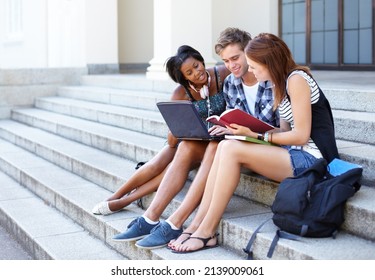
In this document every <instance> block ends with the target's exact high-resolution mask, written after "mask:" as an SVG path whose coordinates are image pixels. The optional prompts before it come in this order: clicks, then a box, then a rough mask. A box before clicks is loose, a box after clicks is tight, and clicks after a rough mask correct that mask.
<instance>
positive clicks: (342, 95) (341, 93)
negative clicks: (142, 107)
mask: <svg viewBox="0 0 375 280" xmlns="http://www.w3.org/2000/svg"><path fill="white" fill-rule="evenodd" d="M313 75H314V77H315V78H316V80H317V82H318V83H319V85H320V87H321V88H322V90H323V92H324V94H325V95H326V96H327V98H328V100H329V102H330V104H331V106H332V108H333V109H338V110H349V111H363V112H373V113H374V112H375V90H374V87H373V86H372V85H371V84H368V81H366V83H367V84H364V83H361V82H359V83H358V84H355V81H353V74H350V73H349V75H351V77H344V76H345V73H344V74H342V73H339V74H336V75H338V76H340V75H341V76H343V77H342V78H340V79H339V80H337V81H336V80H334V77H333V76H332V75H331V74H330V73H324V71H313ZM369 75H370V77H371V78H369V79H372V76H373V74H372V73H370V74H369ZM81 83H82V85H84V86H88V87H102V88H107V89H111V88H114V89H122V90H128V91H136V92H139V93H138V95H141V94H142V93H141V92H157V93H161V92H164V93H168V94H170V93H171V92H172V91H173V89H174V88H175V87H176V84H175V83H174V82H172V81H171V80H149V79H147V78H146V75H145V74H144V73H139V74H126V75H85V76H82V79H81Z"/></svg>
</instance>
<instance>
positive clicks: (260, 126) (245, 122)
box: [206, 109, 275, 133]
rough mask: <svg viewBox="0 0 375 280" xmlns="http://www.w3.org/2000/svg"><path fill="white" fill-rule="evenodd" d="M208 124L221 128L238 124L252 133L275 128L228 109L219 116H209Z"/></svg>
mask: <svg viewBox="0 0 375 280" xmlns="http://www.w3.org/2000/svg"><path fill="white" fill-rule="evenodd" d="M206 120H207V121H208V122H211V123H213V124H217V125H221V126H230V124H232V123H234V124H238V125H242V126H246V127H248V128H250V129H251V130H252V131H254V132H259V133H264V132H266V131H269V130H271V129H274V128H275V127H274V126H272V125H270V124H268V123H266V122H264V121H262V120H259V119H257V118H256V117H254V116H252V115H250V114H248V113H246V112H244V111H242V110H240V109H230V110H226V111H225V112H223V113H222V114H221V115H220V116H216V115H215V116H210V117H208V118H207V119H206Z"/></svg>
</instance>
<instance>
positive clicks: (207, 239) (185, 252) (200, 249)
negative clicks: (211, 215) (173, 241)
mask: <svg viewBox="0 0 375 280" xmlns="http://www.w3.org/2000/svg"><path fill="white" fill-rule="evenodd" d="M218 235H219V234H218V233H216V234H215V235H213V236H210V237H208V238H203V237H194V236H190V237H188V238H187V239H185V240H184V241H183V242H181V244H183V243H185V242H186V241H188V240H189V239H198V240H200V241H202V243H203V246H202V247H201V248H198V249H196V250H191V251H177V250H174V249H171V252H172V253H175V254H188V253H193V252H198V251H202V250H207V249H212V248H216V247H218V246H219V245H218V244H217V242H216V244H215V245H211V246H207V243H208V241H210V240H211V239H213V238H215V237H217V236H218Z"/></svg>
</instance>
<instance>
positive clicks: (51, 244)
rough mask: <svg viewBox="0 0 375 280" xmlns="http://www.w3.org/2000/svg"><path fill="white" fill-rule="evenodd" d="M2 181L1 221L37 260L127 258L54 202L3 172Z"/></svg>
mask: <svg viewBox="0 0 375 280" xmlns="http://www.w3.org/2000/svg"><path fill="white" fill-rule="evenodd" d="M30 167H32V165H31V166H30ZM37 168H39V169H40V168H43V167H42V166H39V167H37ZM23 178H24V179H26V176H24V177H23ZM0 181H1V188H0V213H1V215H0V219H1V221H0V223H1V224H2V225H4V226H5V227H6V229H7V231H8V232H10V233H11V234H12V235H13V236H17V239H18V241H19V242H20V243H21V245H22V247H23V248H25V249H26V250H27V251H28V252H29V253H30V255H31V256H32V257H33V258H34V259H39V260H41V259H43V260H49V259H57V260H123V259H126V258H125V257H124V256H122V255H121V254H119V253H118V252H117V251H115V250H114V249H111V248H109V247H108V246H106V244H105V243H103V242H102V241H100V240H99V239H98V238H95V237H93V236H92V234H91V233H90V232H88V231H87V230H85V229H84V228H83V227H81V226H79V225H78V224H77V223H76V222H75V221H73V220H72V219H71V218H70V217H68V216H65V215H63V214H62V213H61V212H60V211H58V210H57V209H55V208H54V206H51V202H52V201H44V200H42V199H41V198H40V197H38V196H36V195H35V194H33V193H32V192H30V191H29V190H28V189H26V188H24V187H22V186H21V185H20V184H19V183H18V182H16V181H14V180H13V179H11V178H10V177H8V176H6V175H5V174H4V173H2V172H0ZM59 183H61V182H59ZM34 187H35V186H34ZM70 187H71V186H70Z"/></svg>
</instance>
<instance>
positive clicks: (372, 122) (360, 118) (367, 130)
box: [333, 110, 375, 145]
mask: <svg viewBox="0 0 375 280" xmlns="http://www.w3.org/2000/svg"><path fill="white" fill-rule="evenodd" d="M333 116H334V119H335V132H336V137H337V139H341V140H347V141H353V142H359V143H366V144H371V145H374V144H375V113H374V112H355V111H344V110H333Z"/></svg>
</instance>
